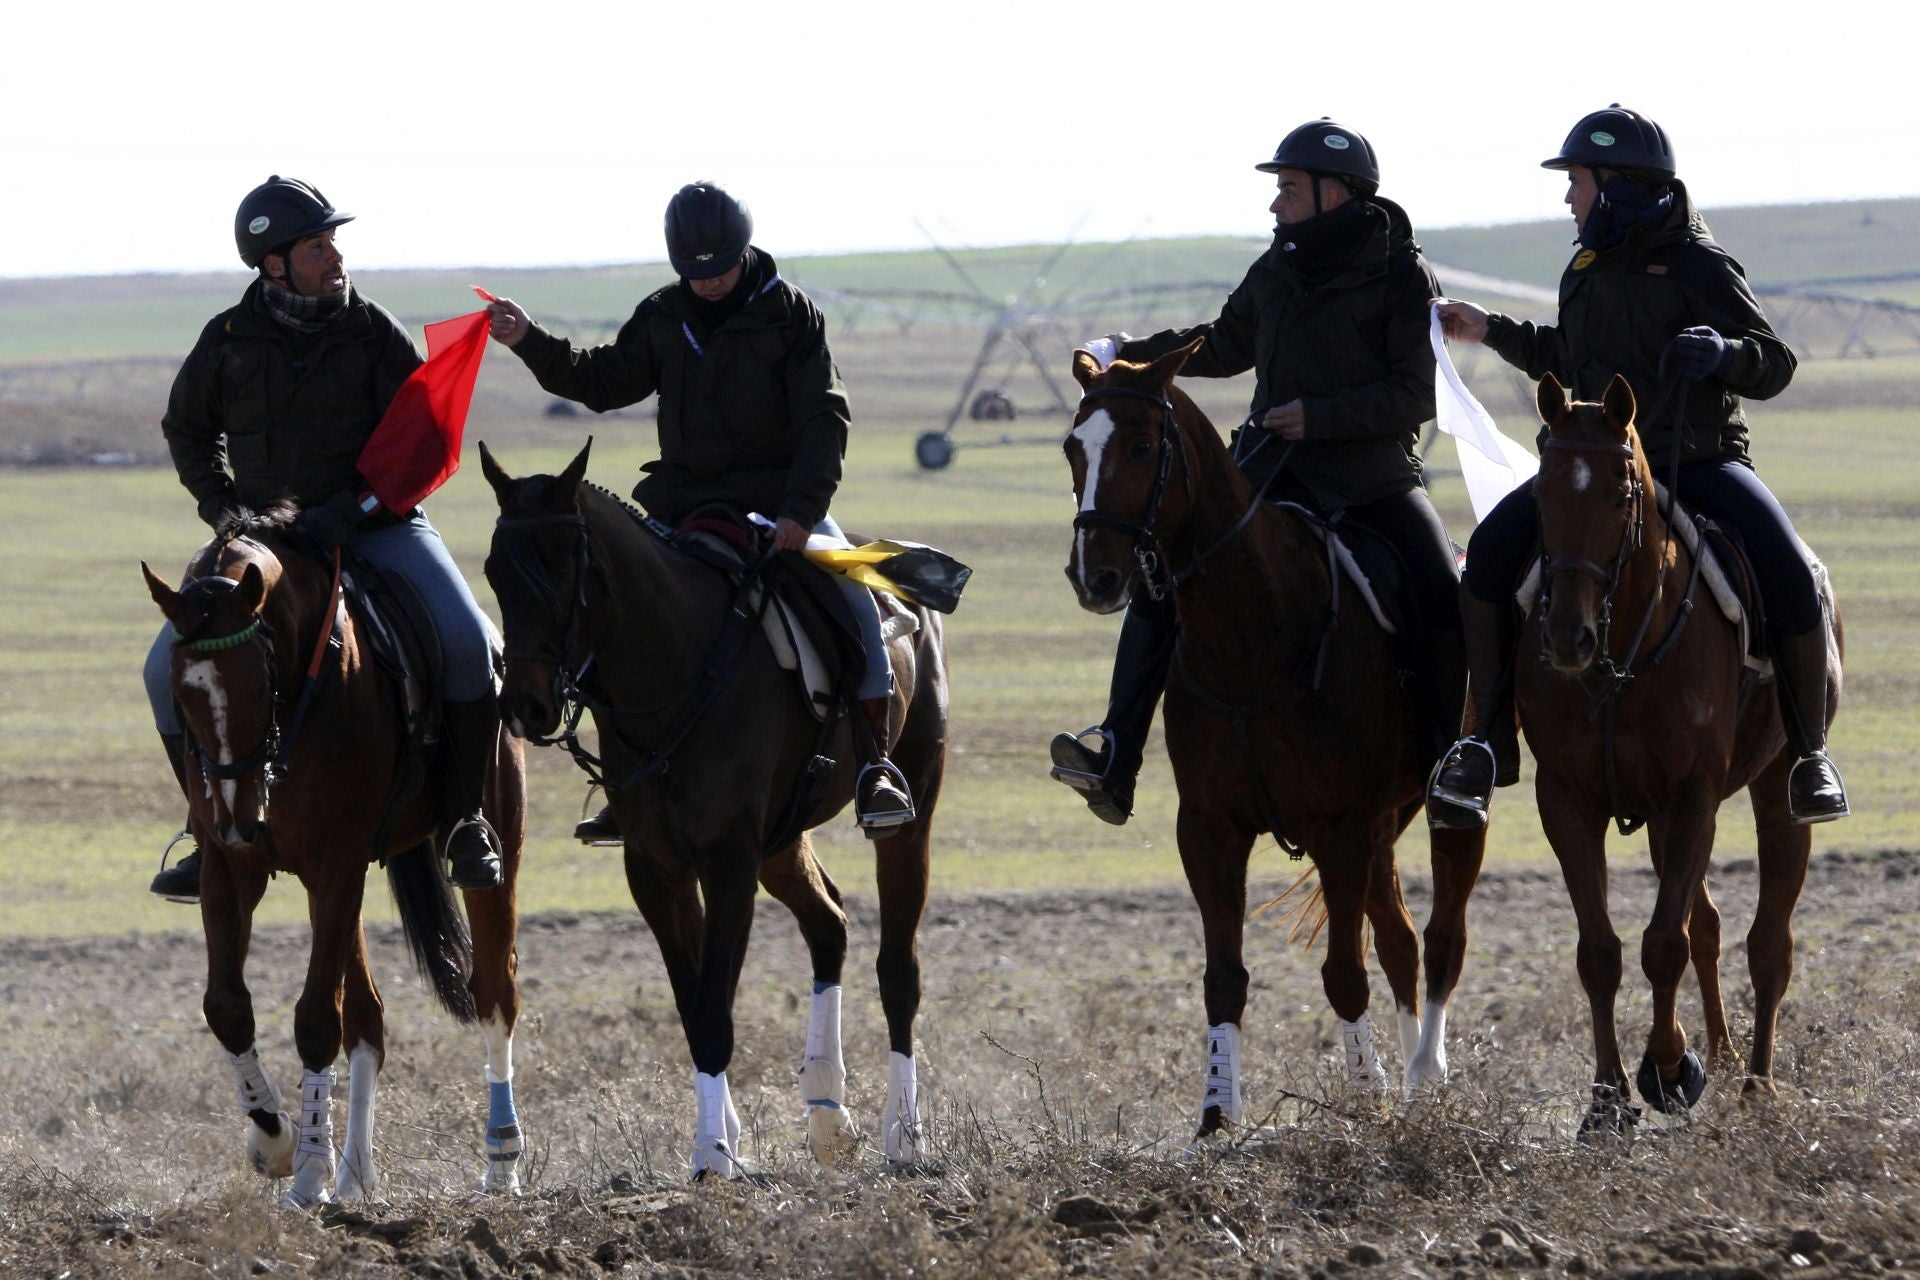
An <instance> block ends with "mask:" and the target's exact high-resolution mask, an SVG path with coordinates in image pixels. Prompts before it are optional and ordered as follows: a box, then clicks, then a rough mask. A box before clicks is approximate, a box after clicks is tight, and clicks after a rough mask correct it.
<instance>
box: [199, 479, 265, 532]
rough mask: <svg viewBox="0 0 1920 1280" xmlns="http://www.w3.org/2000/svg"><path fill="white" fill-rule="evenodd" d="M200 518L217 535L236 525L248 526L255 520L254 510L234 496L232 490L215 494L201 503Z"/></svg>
mask: <svg viewBox="0 0 1920 1280" xmlns="http://www.w3.org/2000/svg"><path fill="white" fill-rule="evenodd" d="M199 510H200V518H201V519H202V520H204V521H206V522H207V527H208V528H209V529H212V530H213V531H214V532H215V533H218V532H219V531H220V530H222V529H225V528H229V527H231V526H235V525H243V524H247V523H248V522H250V521H251V520H252V519H253V508H252V507H249V506H247V505H246V504H245V503H244V502H242V501H240V499H238V498H236V497H234V496H233V491H232V490H225V491H223V492H221V493H216V494H214V495H213V496H212V497H211V498H207V499H205V500H204V501H202V502H201V503H200V507H199Z"/></svg>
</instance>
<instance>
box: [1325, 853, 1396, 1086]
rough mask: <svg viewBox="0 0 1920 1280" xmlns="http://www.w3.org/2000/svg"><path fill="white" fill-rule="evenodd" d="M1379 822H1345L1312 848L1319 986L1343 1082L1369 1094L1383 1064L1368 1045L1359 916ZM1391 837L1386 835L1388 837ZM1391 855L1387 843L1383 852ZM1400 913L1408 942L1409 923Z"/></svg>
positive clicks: (1383, 1078)
mask: <svg viewBox="0 0 1920 1280" xmlns="http://www.w3.org/2000/svg"><path fill="white" fill-rule="evenodd" d="M1377 827H1378V824H1377V823H1375V824H1372V825H1370V826H1363V825H1361V824H1358V823H1347V824H1343V825H1342V826H1340V827H1337V828H1335V829H1334V830H1332V831H1331V832H1330V833H1329V834H1328V838H1327V840H1326V842H1325V844H1324V845H1323V846H1322V847H1321V848H1318V849H1314V850H1311V851H1310V852H1311V855H1312V857H1313V865H1314V866H1315V868H1317V869H1318V870H1319V872H1320V893H1321V899H1322V901H1323V902H1325V904H1326V908H1327V934H1326V938H1327V955H1326V959H1324V960H1322V961H1321V962H1320V985H1321V987H1322V988H1323V989H1324V990H1325V991H1326V993H1327V1003H1328V1004H1330V1005H1332V1006H1333V1012H1334V1016H1335V1017H1337V1018H1339V1019H1340V1046H1341V1049H1342V1050H1343V1051H1344V1054H1345V1059H1346V1068H1347V1083H1348V1084H1350V1085H1352V1086H1353V1087H1354V1088H1357V1089H1362V1090H1365V1091H1367V1092H1369V1093H1384V1092H1386V1088H1387V1073H1386V1068H1385V1067H1383V1066H1381V1065H1380V1055H1379V1053H1378V1052H1377V1051H1376V1050H1375V1049H1374V1045H1373V1019H1372V1017H1371V1016H1370V1015H1369V1014H1368V1012H1367V1005H1368V1003H1369V1000H1370V997H1369V992H1368V990H1367V953H1366V938H1365V936H1364V931H1363V930H1362V928H1361V920H1362V917H1363V915H1364V913H1365V911H1366V909H1367V905H1368V900H1369V899H1370V898H1371V897H1372V893H1373V890H1372V888H1371V881H1372V879H1373V871H1374V861H1375V859H1376V857H1377V856H1378V853H1377V850H1378V848H1379V844H1378V841H1379V839H1380V833H1379V831H1378V830H1377ZM1389 839H1390V837H1389ZM1385 856H1386V857H1387V858H1388V859H1389V860H1390V859H1391V858H1392V857H1393V852H1392V847H1391V845H1389V847H1388V849H1387V852H1386V855H1385ZM1405 914H1406V912H1405V908H1404V907H1403V908H1402V909H1401V916H1402V919H1403V922H1404V927H1405V929H1406V940H1407V942H1408V944H1409V945H1411V944H1412V939H1413V922H1412V921H1411V920H1406V919H1405ZM1414 967H1415V960H1414V957H1411V956H1410V957H1408V962H1407V965H1406V974H1405V977H1406V983H1407V986H1408V988H1409V991H1408V996H1409V1000H1411V997H1412V991H1411V988H1412V985H1413V972H1414Z"/></svg>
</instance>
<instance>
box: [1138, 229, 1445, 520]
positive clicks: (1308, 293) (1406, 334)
mask: <svg viewBox="0 0 1920 1280" xmlns="http://www.w3.org/2000/svg"><path fill="white" fill-rule="evenodd" d="M1367 204H1369V205H1371V206H1372V211H1371V212H1369V213H1367V214H1366V216H1367V218H1368V219H1369V220H1370V221H1371V223H1372V224H1373V227H1372V231H1371V233H1370V234H1368V235H1367V236H1366V237H1365V238H1364V239H1363V240H1362V241H1361V243H1360V246H1359V249H1358V251H1357V252H1356V253H1355V254H1354V256H1353V258H1352V260H1351V261H1350V262H1348V263H1346V264H1345V265H1344V266H1343V267H1341V268H1339V269H1338V270H1336V271H1335V273H1334V274H1333V275H1332V276H1331V278H1329V279H1326V280H1325V281H1323V282H1322V283H1320V284H1318V285H1317V286H1316V285H1313V284H1310V283H1309V282H1308V281H1306V280H1304V279H1302V277H1301V274H1300V272H1299V271H1297V270H1296V269H1295V268H1294V266H1293V264H1292V259H1291V256H1290V254H1289V251H1288V250H1287V248H1286V244H1287V240H1286V233H1285V231H1284V229H1283V230H1282V231H1281V232H1280V234H1278V235H1276V236H1275V237H1274V243H1273V247H1272V248H1270V249H1268V250H1267V252H1266V253H1265V254H1263V255H1262V256H1261V257H1260V259H1259V260H1258V261H1256V262H1255V263H1254V264H1253V266H1252V268H1251V269H1249V270H1248V272H1247V276H1246V279H1244V280H1242V281H1241V282H1240V285H1239V287H1238V288H1236V289H1234V291H1233V293H1232V294H1231V295H1229V296H1228V298H1227V304H1226V306H1225V307H1223V308H1221V311H1220V315H1219V318H1218V319H1216V320H1214V321H1213V322H1212V323H1210V324H1203V325H1197V326H1195V327H1193V328H1191V329H1169V330H1167V331H1166V332H1164V333H1157V334H1154V335H1153V336H1152V337H1150V338H1140V339H1136V340H1134V341H1132V342H1128V343H1126V344H1125V345H1123V346H1122V347H1121V349H1120V354H1121V355H1122V356H1123V357H1125V358H1126V359H1128V360H1149V359H1152V358H1153V357H1155V356H1158V355H1162V354H1164V353H1165V352H1167V351H1171V350H1172V349H1174V348H1175V347H1180V346H1184V345H1186V344H1187V343H1188V342H1189V341H1191V340H1192V339H1194V338H1195V337H1201V336H1204V337H1205V338H1206V340H1207V341H1206V345H1205V346H1203V347H1201V348H1200V350H1198V351H1196V352H1195V353H1194V354H1193V358H1192V359H1190V360H1188V361H1187V364H1186V368H1185V369H1184V370H1183V371H1182V373H1183V375H1184V376H1190V377H1199V378H1229V377H1232V376H1234V375H1235V374H1239V373H1244V372H1246V371H1247V370H1248V369H1252V370H1253V371H1254V376H1255V381H1254V388H1253V405H1252V409H1253V412H1254V413H1255V414H1263V413H1265V412H1266V411H1267V410H1268V409H1270V408H1274V407H1276V406H1278V405H1283V404H1286V403H1288V402H1289V401H1292V400H1294V399H1296V398H1297V399H1299V400H1301V401H1302V402H1303V403H1304V405H1305V408H1306V417H1307V434H1306V438H1305V439H1304V440H1301V441H1300V442H1299V443H1298V444H1297V445H1295V446H1294V448H1293V451H1292V452H1291V453H1290V454H1288V455H1287V462H1286V475H1287V477H1289V478H1291V479H1292V480H1295V481H1298V482H1300V483H1302V484H1304V485H1305V486H1306V487H1307V489H1308V490H1309V491H1310V492H1311V493H1312V494H1313V496H1314V500H1315V501H1316V503H1317V504H1318V505H1319V506H1320V507H1321V508H1322V509H1323V510H1326V511H1335V510H1338V509H1340V508H1342V507H1347V506H1353V505H1358V504H1362V503H1367V502H1372V501H1374V500H1376V499H1379V498H1383V497H1387V496H1389V495H1391V494H1396V493H1405V492H1406V491H1407V490H1409V489H1412V488H1414V487H1415V486H1416V485H1418V484H1419V483H1420V459H1419V455H1418V454H1417V453H1416V452H1415V446H1416V445H1417V443H1418V441H1419V437H1420V424H1421V423H1423V422H1425V421H1427V420H1428V419H1429V418H1431V417H1433V345H1432V342H1431V340H1430V339H1429V337H1428V319H1427V315H1428V311H1427V303H1428V300H1429V299H1432V298H1435V297H1438V296H1439V290H1440V286H1439V283H1438V282H1437V281H1436V280H1435V279H1434V275H1433V269H1432V268H1431V267H1429V266H1428V265H1427V261H1426V259H1425V258H1423V257H1421V256H1420V246H1419V245H1417V244H1415V243H1414V240H1413V227H1412V224H1411V223H1410V222H1409V221H1408V219H1407V215H1406V213H1405V212H1404V211H1403V210H1402V209H1401V208H1400V206H1399V205H1397V204H1394V203H1393V202H1392V201H1390V200H1382V199H1380V198H1379V197H1377V196H1375V197H1372V198H1370V199H1369V200H1368V201H1367ZM1285 447H1286V442H1285V441H1283V440H1281V439H1279V438H1278V437H1275V438H1274V439H1273V440H1272V441H1271V442H1270V443H1269V444H1267V445H1266V446H1265V448H1263V449H1262V451H1261V452H1262V454H1263V455H1265V456H1266V457H1268V458H1276V459H1277V458H1278V457H1279V455H1280V452H1281V451H1282V450H1283V449H1284V448H1285ZM1255 475H1256V477H1257V478H1258V476H1259V473H1258V472H1257V471H1256V472H1255Z"/></svg>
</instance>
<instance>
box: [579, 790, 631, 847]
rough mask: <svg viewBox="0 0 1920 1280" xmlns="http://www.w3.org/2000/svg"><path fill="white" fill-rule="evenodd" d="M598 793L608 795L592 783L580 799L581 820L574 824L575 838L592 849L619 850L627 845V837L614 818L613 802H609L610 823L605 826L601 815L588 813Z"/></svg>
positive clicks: (606, 809)
mask: <svg viewBox="0 0 1920 1280" xmlns="http://www.w3.org/2000/svg"><path fill="white" fill-rule="evenodd" d="M596 791H598V792H599V793H600V794H601V795H603V796H604V795H606V788H604V787H602V786H601V785H600V784H599V783H597V782H590V783H588V784H587V794H586V795H584V796H582V797H580V820H579V821H578V822H576V823H574V824H573V838H574V839H575V840H578V841H579V842H580V843H581V844H584V845H586V846H587V847H588V848H590V849H618V848H620V847H621V846H622V845H624V844H625V843H626V837H624V836H623V835H621V833H620V826H619V823H618V822H617V821H616V820H614V818H613V802H612V801H611V800H609V801H608V802H607V804H606V806H605V813H606V816H607V819H608V821H607V822H605V823H604V824H602V823H601V822H600V818H601V815H600V814H598V813H596V814H592V815H589V814H588V813H587V806H588V805H590V804H592V803H593V793H594V792H596Z"/></svg>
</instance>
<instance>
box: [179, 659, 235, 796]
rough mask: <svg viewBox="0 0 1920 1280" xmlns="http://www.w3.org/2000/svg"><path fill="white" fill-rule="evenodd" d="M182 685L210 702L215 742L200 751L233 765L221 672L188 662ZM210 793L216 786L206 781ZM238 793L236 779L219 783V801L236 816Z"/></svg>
mask: <svg viewBox="0 0 1920 1280" xmlns="http://www.w3.org/2000/svg"><path fill="white" fill-rule="evenodd" d="M180 683H181V685H182V686H183V687H184V688H188V689H196V690H198V691H199V692H200V693H202V694H204V695H205V696H206V699H207V719H208V721H209V722H210V728H211V729H212V734H213V741H212V742H210V743H206V744H203V745H202V747H201V749H202V750H207V749H208V748H211V749H212V751H213V758H214V760H215V761H217V762H218V763H220V764H232V763H233V744H232V743H231V742H230V741H229V740H228V739H229V736H230V735H229V734H228V732H227V690H226V686H224V685H222V684H221V683H220V669H219V668H218V667H216V666H214V664H213V663H212V661H210V660H209V659H206V658H194V659H190V660H188V662H187V663H186V665H185V666H183V667H182V668H181V670H180ZM207 787H208V790H209V792H211V790H212V787H213V783H212V781H211V780H208V781H207ZM238 791H239V782H238V780H237V779H234V778H223V779H221V781H220V798H221V799H222V800H224V801H226V805H227V812H228V813H229V814H231V813H232V812H233V805H234V798H235V796H236V795H237V794H238Z"/></svg>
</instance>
